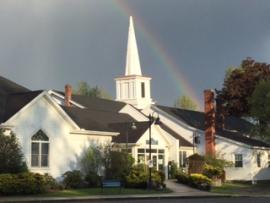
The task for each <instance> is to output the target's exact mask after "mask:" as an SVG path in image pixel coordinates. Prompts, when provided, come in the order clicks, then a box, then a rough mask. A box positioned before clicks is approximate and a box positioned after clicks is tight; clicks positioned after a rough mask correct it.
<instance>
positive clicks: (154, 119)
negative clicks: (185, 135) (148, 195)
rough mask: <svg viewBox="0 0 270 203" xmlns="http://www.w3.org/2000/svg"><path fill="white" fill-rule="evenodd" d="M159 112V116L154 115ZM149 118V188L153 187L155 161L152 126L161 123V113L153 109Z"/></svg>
mask: <svg viewBox="0 0 270 203" xmlns="http://www.w3.org/2000/svg"><path fill="white" fill-rule="evenodd" d="M155 114H157V117H155V116H154V115H155ZM148 119H149V160H148V168H149V179H148V189H151V188H152V167H153V161H152V158H151V155H152V146H151V144H152V132H151V126H152V124H153V123H154V124H155V125H159V124H160V123H161V122H160V118H159V114H158V113H157V112H155V111H153V112H152V113H150V114H149V115H148Z"/></svg>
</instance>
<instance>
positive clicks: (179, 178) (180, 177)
mask: <svg viewBox="0 0 270 203" xmlns="http://www.w3.org/2000/svg"><path fill="white" fill-rule="evenodd" d="M175 178H176V179H177V181H178V182H179V183H183V184H186V185H188V184H189V176H188V175H187V174H185V173H183V172H178V173H177V174H176V175H175Z"/></svg>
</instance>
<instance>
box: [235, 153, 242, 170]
mask: <svg viewBox="0 0 270 203" xmlns="http://www.w3.org/2000/svg"><path fill="white" fill-rule="evenodd" d="M234 167H236V168H241V167H243V155H242V154H235V155H234Z"/></svg>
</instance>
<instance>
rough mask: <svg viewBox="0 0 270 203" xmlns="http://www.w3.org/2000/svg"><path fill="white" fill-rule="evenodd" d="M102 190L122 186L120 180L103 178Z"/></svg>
mask: <svg viewBox="0 0 270 203" xmlns="http://www.w3.org/2000/svg"><path fill="white" fill-rule="evenodd" d="M101 187H102V191H103V189H104V188H117V187H118V188H120V189H121V188H122V184H121V181H120V180H103V181H102V182H101Z"/></svg>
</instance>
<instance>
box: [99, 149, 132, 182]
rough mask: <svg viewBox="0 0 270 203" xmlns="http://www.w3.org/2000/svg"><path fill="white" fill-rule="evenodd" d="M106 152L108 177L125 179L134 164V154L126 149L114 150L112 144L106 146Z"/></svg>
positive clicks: (105, 159) (105, 161)
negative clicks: (125, 150)
mask: <svg viewBox="0 0 270 203" xmlns="http://www.w3.org/2000/svg"><path fill="white" fill-rule="evenodd" d="M104 154H105V156H104V166H105V171H106V178H110V179H115V178H116V179H121V180H124V179H125V177H126V176H127V175H129V174H130V171H131V168H132V165H133V164H134V159H133V158H132V156H131V155H130V154H128V153H127V152H124V151H121V152H120V151H116V150H113V149H112V148H111V147H110V146H109V147H107V148H106V150H105V153H104Z"/></svg>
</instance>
